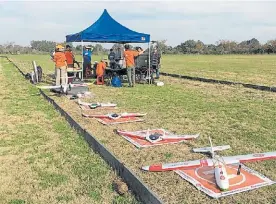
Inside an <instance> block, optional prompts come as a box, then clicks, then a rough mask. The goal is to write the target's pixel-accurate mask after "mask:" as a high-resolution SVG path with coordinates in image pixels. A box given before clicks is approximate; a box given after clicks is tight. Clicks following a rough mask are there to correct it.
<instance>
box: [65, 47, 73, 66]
mask: <svg viewBox="0 0 276 204" xmlns="http://www.w3.org/2000/svg"><path fill="white" fill-rule="evenodd" d="M64 54H65V57H66V60H67V65H68V67H70V68H73V67H74V59H75V57H74V54H73V52H72V50H71V46H70V45H66V51H65V53H64Z"/></svg>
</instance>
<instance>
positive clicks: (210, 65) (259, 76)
mask: <svg viewBox="0 0 276 204" xmlns="http://www.w3.org/2000/svg"><path fill="white" fill-rule="evenodd" d="M161 71H162V72H167V73H174V74H182V75H187V76H196V77H205V78H212V79H220V80H228V81H235V82H245V83H251V84H260V85H269V86H276V55H179V56H176V55H167V56H166V55H164V56H163V59H162V69H161Z"/></svg>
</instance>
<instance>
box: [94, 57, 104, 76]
mask: <svg viewBox="0 0 276 204" xmlns="http://www.w3.org/2000/svg"><path fill="white" fill-rule="evenodd" d="M105 68H106V63H105V60H104V59H102V60H101V61H100V62H99V63H98V64H97V68H96V75H97V77H102V76H103V75H104V71H105Z"/></svg>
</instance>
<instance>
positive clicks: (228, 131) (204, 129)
mask: <svg viewBox="0 0 276 204" xmlns="http://www.w3.org/2000/svg"><path fill="white" fill-rule="evenodd" d="M166 57H168V58H170V59H173V58H174V57H175V58H176V56H165V57H164V63H165V60H166ZM178 57H180V58H177V60H179V61H181V60H183V59H182V58H181V57H182V56H178ZM185 57H187V58H196V57H197V56H183V58H184V59H185ZM200 57H202V58H200ZM208 57H209V59H212V58H213V59H214V58H216V57H221V59H220V58H217V60H218V61H223V60H225V58H227V57H233V56H198V58H200V59H207V58H208ZM240 57H245V58H247V57H249V56H240ZM253 57H258V56H251V58H253ZM262 57H268V58H270V57H271V58H272V57H273V56H262ZM187 58H186V59H187ZM251 58H250V59H251ZM186 61H188V60H186ZM203 61H204V60H203ZM226 61H228V63H230V62H231V60H229V59H228V60H226ZM249 61H250V60H249ZM268 61H269V60H268ZM164 63H163V64H164ZM248 63H250V62H248ZM231 66H232V65H231ZM232 67H233V66H232ZM162 69H165V67H164V66H163V68H162ZM195 70H196V68H195ZM214 73H216V74H217V76H218V77H221V78H223V77H225V75H224V74H219V72H218V71H217V72H214ZM265 73H266V72H264V74H265ZM268 75H269V74H267V76H268ZM246 76H247V75H244V76H243V77H242V80H243V81H247V80H248V78H247V77H246ZM218 77H217V78H218ZM210 78H211V77H210ZM212 78H213V77H212ZM161 81H163V82H164V83H165V86H163V87H157V86H153V85H151V86H150V85H137V86H136V87H134V88H127V87H122V88H112V87H107V86H96V85H92V86H90V90H91V91H92V92H93V93H94V94H95V98H94V99H92V100H90V102H96V101H99V102H115V103H117V104H118V107H119V110H118V112H124V111H128V112H136V111H138V112H146V113H147V116H146V117H145V122H144V123H132V124H123V125H117V126H111V127H109V126H103V125H101V124H100V123H99V122H98V121H96V120H93V119H84V118H82V117H81V113H80V110H79V108H78V106H77V105H76V103H74V102H73V101H69V100H68V99H67V98H65V97H56V96H54V95H52V94H50V93H49V95H51V97H52V98H53V99H54V100H55V101H56V102H57V103H58V104H59V105H60V106H62V107H63V108H64V109H65V110H66V111H67V112H68V113H69V114H70V115H71V116H72V117H74V119H75V120H76V121H78V122H79V123H80V124H81V125H82V126H83V127H84V128H86V129H87V130H88V131H90V132H91V133H92V134H93V135H94V136H95V137H96V138H97V139H98V140H99V141H101V142H104V144H105V146H106V147H107V148H108V149H109V150H110V151H112V152H113V153H114V155H115V156H117V157H118V158H119V159H120V160H121V161H122V162H123V163H124V164H125V165H126V166H127V167H130V168H131V170H132V171H133V172H135V173H136V174H137V175H138V176H139V177H140V178H141V179H142V180H143V181H144V182H145V183H146V184H147V185H148V186H149V187H150V188H151V189H152V190H153V191H154V192H156V193H157V194H158V195H159V196H160V197H161V198H162V200H164V201H165V203H273V202H274V201H275V190H276V187H275V185H273V186H268V187H263V188H260V189H257V190H253V191H249V192H245V193H240V194H236V195H233V196H229V197H225V198H221V199H219V200H218V201H217V200H213V199H210V198H209V197H208V196H206V195H205V194H204V193H202V192H200V191H198V190H196V188H195V187H193V186H192V185H191V184H189V183H188V182H186V181H184V180H183V179H181V178H180V177H179V176H178V175H176V174H175V173H174V172H160V173H153V172H152V173H150V172H143V171H141V170H140V168H141V166H145V165H150V164H154V163H162V162H178V161H186V160H194V159H200V158H205V157H206V156H204V155H201V154H192V153H191V148H192V147H203V146H209V142H208V136H211V137H212V139H213V144H214V145H226V144H229V145H231V149H230V150H227V151H224V152H221V153H220V154H221V155H229V156H230V155H238V154H249V153H254V152H255V153H257V152H267V151H275V144H276V136H275V135H276V122H275V115H276V95H275V94H274V93H270V92H262V91H257V90H252V89H246V88H243V87H240V86H228V85H218V84H208V83H200V82H194V81H189V80H183V79H175V78H171V77H163V76H162V77H161ZM148 128H164V129H167V130H169V131H172V132H176V133H178V134H188V133H201V136H200V138H199V140H197V141H191V142H189V143H187V144H176V145H165V146H158V147H154V148H147V149H137V148H135V147H134V146H133V145H131V144H130V143H129V142H127V141H126V140H124V139H123V138H121V137H119V136H118V135H116V134H115V133H114V132H113V130H114V129H125V130H141V129H148ZM63 131H66V130H65V129H61V132H63ZM61 132H60V133H61ZM275 165H276V163H275V161H265V162H256V163H252V164H248V166H249V167H251V168H253V169H254V170H257V171H259V172H260V173H262V174H264V175H266V176H268V177H269V178H271V179H272V180H276V170H275ZM79 171H81V168H77V172H79ZM96 172H97V171H96ZM96 175H97V174H96ZM92 192H93V191H92ZM256 194H258V196H256ZM92 195H93V193H92ZM96 195H97V194H96ZM96 197H97V196H96ZM121 199H123V198H121V197H118V198H115V199H114V200H113V202H115V203H116V202H118V203H122V202H124V201H121Z"/></svg>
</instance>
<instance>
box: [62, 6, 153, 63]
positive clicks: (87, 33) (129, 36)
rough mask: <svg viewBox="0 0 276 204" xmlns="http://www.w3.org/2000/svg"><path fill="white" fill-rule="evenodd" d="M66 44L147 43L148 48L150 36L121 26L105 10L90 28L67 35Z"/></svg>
mask: <svg viewBox="0 0 276 204" xmlns="http://www.w3.org/2000/svg"><path fill="white" fill-rule="evenodd" d="M66 42H82V45H83V42H101V43H122V44H125V43H148V47H149V48H150V35H149V34H144V33H138V32H136V31H133V30H130V29H128V28H127V27H125V26H123V25H121V24H120V23H118V22H117V21H116V20H114V19H113V18H112V17H111V16H110V15H109V13H108V12H107V10H106V9H105V10H104V12H103V13H102V15H101V16H100V18H99V19H98V20H97V21H96V22H95V23H93V24H92V25H91V26H89V27H88V28H86V29H84V30H83V31H81V32H78V33H75V34H71V35H67V36H66ZM149 53H150V52H149ZM149 61H150V60H149Z"/></svg>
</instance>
